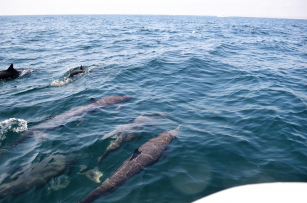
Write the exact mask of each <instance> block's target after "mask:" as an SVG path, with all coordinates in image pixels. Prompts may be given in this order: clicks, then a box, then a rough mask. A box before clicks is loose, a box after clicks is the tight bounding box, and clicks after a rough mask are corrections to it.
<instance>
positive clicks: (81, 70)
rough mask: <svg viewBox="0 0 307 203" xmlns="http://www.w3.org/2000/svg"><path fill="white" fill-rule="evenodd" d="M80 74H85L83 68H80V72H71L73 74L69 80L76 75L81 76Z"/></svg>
mask: <svg viewBox="0 0 307 203" xmlns="http://www.w3.org/2000/svg"><path fill="white" fill-rule="evenodd" d="M80 73H84V70H83V68H82V66H81V67H80V69H79V70H74V71H73V72H71V73H70V74H69V78H71V77H73V76H75V75H78V74H80Z"/></svg>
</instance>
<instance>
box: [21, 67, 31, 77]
mask: <svg viewBox="0 0 307 203" xmlns="http://www.w3.org/2000/svg"><path fill="white" fill-rule="evenodd" d="M32 72H33V69H29V70H23V71H22V72H21V73H20V75H19V77H20V78H22V77H23V76H25V75H28V74H30V73H32Z"/></svg>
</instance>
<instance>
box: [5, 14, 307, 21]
mask: <svg viewBox="0 0 307 203" xmlns="http://www.w3.org/2000/svg"><path fill="white" fill-rule="evenodd" d="M65 15H67V16H73V15H75V16H77V15H130V16H133V15H139V16H146V15H147V16H202V17H217V18H269V19H289V20H307V17H279V16H276V17H265V16H227V15H226V16H223V15H197V14H194V15H193V14H110V13H109V14H84V13H83V14H12V15H11V14H8V15H2V14H0V16H65Z"/></svg>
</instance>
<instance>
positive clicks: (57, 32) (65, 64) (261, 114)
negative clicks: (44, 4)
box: [0, 15, 307, 203]
mask: <svg viewBox="0 0 307 203" xmlns="http://www.w3.org/2000/svg"><path fill="white" fill-rule="evenodd" d="M0 24H1V30H0V67H1V70H5V69H7V68H8V67H9V65H10V64H11V63H13V64H14V67H15V68H16V69H17V70H23V73H22V74H21V76H20V77H18V78H15V79H11V80H0V101H1V105H0V150H1V151H2V152H3V153H2V155H1V157H0V165H1V168H0V188H1V186H2V187H3V186H4V185H6V186H7V187H11V190H10V192H11V194H8V195H7V196H5V197H3V198H2V199H1V200H0V202H78V201H80V200H82V199H83V198H84V197H85V196H86V195H88V194H89V193H90V192H91V191H93V190H94V189H95V188H97V187H98V186H100V185H101V183H102V182H103V181H105V180H106V179H107V178H108V177H109V176H110V175H111V174H112V173H113V172H114V171H115V170H116V169H117V168H118V167H119V166H120V165H121V164H122V163H123V162H124V161H125V160H126V159H127V158H129V157H130V156H131V155H132V153H133V151H134V150H135V149H137V148H139V147H140V146H141V145H142V144H144V143H145V142H147V141H148V140H150V139H151V138H153V137H155V136H157V135H158V134H159V133H162V132H164V131H166V130H171V129H174V128H175V127H177V126H178V125H179V124H181V125H182V126H181V129H180V131H179V136H178V137H176V138H175V139H174V140H173V142H172V143H171V144H170V149H169V154H168V157H167V158H166V159H165V160H163V158H161V159H160V160H159V161H158V162H157V163H155V164H154V165H152V166H150V167H148V168H146V169H144V170H143V171H142V172H141V173H139V174H137V175H136V176H134V177H133V178H131V179H130V180H128V181H127V182H126V183H125V184H124V185H123V186H121V187H119V188H118V189H117V190H116V191H115V192H113V193H111V194H109V195H108V196H105V197H102V198H101V199H99V200H98V201H97V202H176V203H179V202H182V203H185V202H191V201H194V200H197V199H199V198H201V197H204V196H207V195H210V194H212V193H215V192H218V191H221V190H223V189H227V188H230V187H234V186H239V185H245V184H251V183H267V182H307V162H306V160H307V94H306V92H307V21H306V20H290V19H265V18H234V17H231V18H217V17H204V16H126V15H81V16H77V15H76V16H1V17H0ZM81 65H82V66H83V68H84V69H85V73H84V74H80V75H77V76H75V77H73V78H71V79H69V78H68V76H69V74H70V72H72V71H73V70H76V69H78V68H79V67H80V66H81ZM111 95H133V96H134V97H133V99H131V100H130V101H128V102H126V103H123V104H120V105H114V106H110V107H108V108H105V109H99V110H97V111H95V112H88V113H87V114H83V115H79V116H76V117H73V118H71V119H68V120H63V121H62V123H60V124H59V125H58V126H56V127H55V128H54V129H52V130H45V131H43V132H41V133H37V134H35V136H32V137H31V138H29V139H27V140H25V141H24V142H23V143H20V144H18V145H17V146H15V147H10V146H11V145H12V144H13V143H14V142H15V141H16V140H18V138H19V137H20V136H22V135H23V134H24V133H26V132H27V130H28V129H31V127H33V126H35V125H38V124H41V123H44V122H46V121H48V120H51V119H53V118H54V117H55V116H57V115H60V114H62V113H64V112H66V111H69V110H70V109H73V108H75V107H79V106H84V105H87V104H88V103H89V102H90V100H91V98H95V99H99V98H102V97H106V96H111ZM141 115H143V116H149V117H151V116H155V117H160V116H157V115H163V116H162V117H161V118H157V119H154V120H155V121H154V122H153V123H146V125H143V126H142V127H143V128H141V129H137V130H135V134H136V135H137V136H138V137H137V139H135V140H134V141H131V142H127V143H124V144H123V145H122V146H121V147H120V148H119V149H118V150H116V151H114V152H112V153H110V154H109V156H108V157H107V158H106V159H105V160H104V161H103V162H102V164H101V165H100V166H99V167H98V168H95V167H97V159H98V157H100V156H101V155H102V154H103V153H104V151H105V150H106V148H107V147H108V146H109V145H110V144H111V142H112V141H113V140H114V139H115V138H116V136H106V135H110V132H112V131H113V132H114V131H116V129H119V130H117V131H118V132H119V131H120V129H121V126H125V125H128V124H129V123H130V124H131V121H133V119H135V118H136V117H138V116H141ZM72 155H74V157H77V158H76V159H74V162H73V163H72V164H70V165H69V166H67V167H66V169H65V170H64V172H61V173H54V175H51V176H50V178H49V179H46V180H45V182H44V183H42V184H36V182H35V181H36V180H38V176H44V177H45V176H46V174H47V172H46V170H44V168H45V167H47V166H48V164H49V166H51V165H52V163H54V162H55V163H58V162H59V163H60V164H59V166H62V165H64V166H65V161H63V160H62V159H61V158H58V157H66V160H67V159H70V157H71V156H72ZM57 159H58V160H57ZM57 161H58V162H57ZM45 162H46V163H47V164H46V165H44V163H45ZM59 168H60V167H55V168H53V171H52V170H51V172H50V173H52V172H54V171H57V170H58V169H59ZM92 169H94V170H98V171H99V172H101V173H102V174H103V175H102V176H101V177H100V181H101V182H100V183H97V182H94V181H92V180H90V179H89V178H88V177H86V176H85V175H82V174H84V173H86V172H87V171H90V170H92ZM31 171H41V173H39V172H38V173H37V175H36V176H35V177H34V178H33V175H32V174H31ZM22 180H23V182H22ZM20 188H29V189H27V190H26V191H23V192H20V194H15V195H12V193H14V192H15V191H18V190H20ZM0 193H1V191H0ZM2 194H3V192H2Z"/></svg>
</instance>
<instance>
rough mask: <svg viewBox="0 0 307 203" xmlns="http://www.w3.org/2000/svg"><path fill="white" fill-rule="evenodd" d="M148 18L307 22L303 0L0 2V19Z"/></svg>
mask: <svg viewBox="0 0 307 203" xmlns="http://www.w3.org/2000/svg"><path fill="white" fill-rule="evenodd" d="M61 14H145V15H146V14H150V15H152V14H153V15H204V16H242V17H269V18H293V19H307V0H0V15H61Z"/></svg>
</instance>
